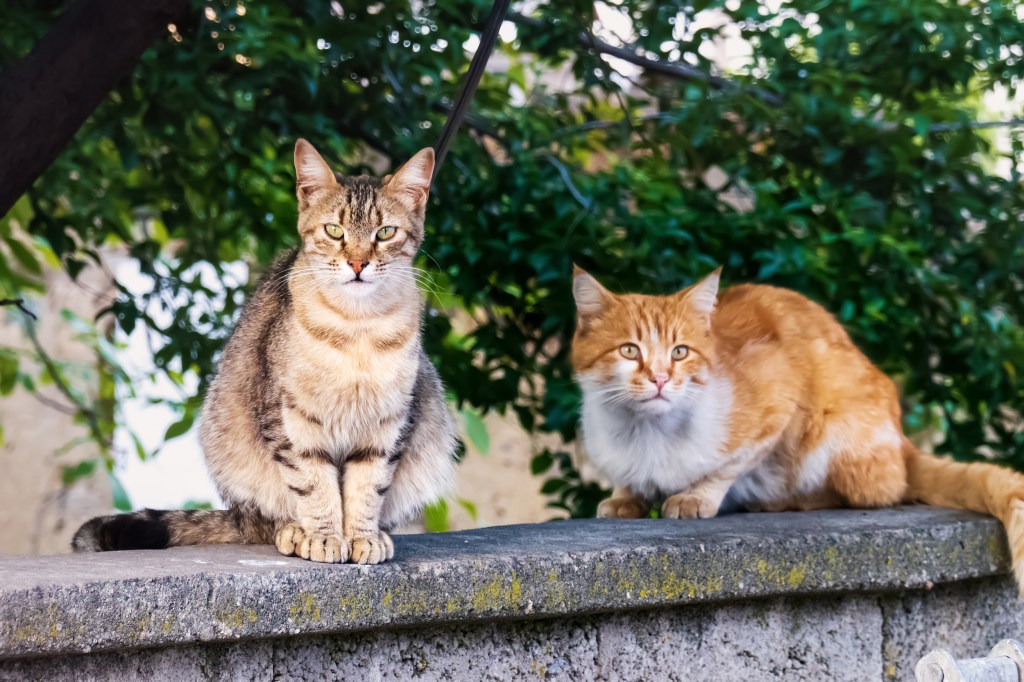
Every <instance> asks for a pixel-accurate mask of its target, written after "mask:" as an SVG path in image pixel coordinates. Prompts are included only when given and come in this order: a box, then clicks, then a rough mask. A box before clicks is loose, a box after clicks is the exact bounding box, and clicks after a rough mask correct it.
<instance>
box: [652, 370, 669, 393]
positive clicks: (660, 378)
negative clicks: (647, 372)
mask: <svg viewBox="0 0 1024 682" xmlns="http://www.w3.org/2000/svg"><path fill="white" fill-rule="evenodd" d="M651 383H652V384H654V385H655V386H657V387H658V390H659V391H661V388H662V387H663V386H664V385H665V384H667V383H668V375H667V374H652V375H651Z"/></svg>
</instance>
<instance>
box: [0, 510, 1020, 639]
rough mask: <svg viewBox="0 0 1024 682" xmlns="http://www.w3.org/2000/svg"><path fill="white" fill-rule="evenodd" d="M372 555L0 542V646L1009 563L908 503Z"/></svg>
mask: <svg viewBox="0 0 1024 682" xmlns="http://www.w3.org/2000/svg"><path fill="white" fill-rule="evenodd" d="M395 548H396V556H395V561H394V562H391V563H389V564H385V565H383V566H373V567H365V566H353V565H334V566H331V565H318V564H312V563H309V562H306V561H302V560H299V559H294V558H286V557H282V556H280V555H278V554H277V553H276V552H275V550H274V549H273V548H272V547H262V546H261V547H239V546H215V547H202V548H177V549H171V550H165V551H139V552H110V553H104V554H91V555H65V556H57V557H3V558H0V659H10V658H17V657H35V656H53V655H60V654H71V653H81V652H90V651H102V650H124V649H138V648H149V647H157V646H171V645H175V644H178V645H180V644H186V643H192V642H195V641H230V640H236V639H243V638H244V639H254V638H267V637H280V636H284V635H293V634H318V633H335V632H345V631H356V630H369V629H375V628H384V627H387V628H391V627H398V626H407V625H423V624H438V623H450V622H472V621H480V620H493V619H504V618H526V617H538V616H563V615H573V614H585V613H593V612H599V611H621V610H634V609H647V608H653V607H662V606H677V605H685V604H696V603H705V602H713V601H723V600H736V599H746V598H754V597H767V596H781V595H794V594H823V593H844V592H862V591H890V590H901V589H905V588H920V587H930V586H932V585H934V584H939V583H945V582H953V581H960V580H966V579H971V578H980V577H985V576H992V575H1000V574H1004V573H1007V572H1008V571H1009V557H1008V553H1007V548H1006V541H1005V537H1004V535H1003V530H1002V527H1001V526H1000V524H999V523H998V522H997V521H995V520H994V519H991V518H988V517H985V516H980V515H976V514H970V513H964V512H953V511H948V510H939V509H930V508H926V507H902V508H898V509H892V510H885V511H870V512H866V511H854V510H835V511H824V512H804V513H798V514H749V515H748V514H739V515H733V516H726V517H722V518H718V519H713V520H706V521H663V520H646V521H620V520H615V521H612V520H596V519H595V520H586V521H565V522H557V523H548V524H537V525H529V526H505V527H497V528H488V529H483V530H476V531H463V532H459V533H445V534H436V535H407V536H398V537H396V538H395Z"/></svg>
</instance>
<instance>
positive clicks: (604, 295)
mask: <svg viewBox="0 0 1024 682" xmlns="http://www.w3.org/2000/svg"><path fill="white" fill-rule="evenodd" d="M572 295H573V298H575V299H576V312H577V313H578V314H579V318H580V320H587V319H589V318H592V317H595V316H597V315H599V314H601V311H602V310H604V309H605V308H606V307H607V306H608V304H609V303H610V302H611V300H612V294H611V292H610V291H608V290H607V289H605V288H604V287H603V286H601V283H600V282H598V281H597V280H596V279H594V278H593V277H591V276H590V275H589V274H587V272H586V271H585V270H583V268H581V267H580V266H578V265H575V264H574V265H573V266H572Z"/></svg>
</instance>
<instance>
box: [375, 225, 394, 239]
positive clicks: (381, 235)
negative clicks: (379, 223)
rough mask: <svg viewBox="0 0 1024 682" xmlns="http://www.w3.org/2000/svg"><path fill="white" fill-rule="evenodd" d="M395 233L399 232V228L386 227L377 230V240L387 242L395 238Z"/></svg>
mask: <svg viewBox="0 0 1024 682" xmlns="http://www.w3.org/2000/svg"><path fill="white" fill-rule="evenodd" d="M395 232H398V228H397V227H393V226H391V225H386V226H385V227H382V228H380V229H379V230H377V239H379V240H380V241H386V240H388V239H391V238H392V237H394V236H395Z"/></svg>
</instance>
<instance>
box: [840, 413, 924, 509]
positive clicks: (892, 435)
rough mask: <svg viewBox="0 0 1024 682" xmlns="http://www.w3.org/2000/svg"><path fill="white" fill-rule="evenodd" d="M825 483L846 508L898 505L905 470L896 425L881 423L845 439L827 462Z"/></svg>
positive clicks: (903, 490) (901, 497) (904, 488)
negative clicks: (858, 435) (856, 436)
mask: <svg viewBox="0 0 1024 682" xmlns="http://www.w3.org/2000/svg"><path fill="white" fill-rule="evenodd" d="M827 486H828V488H830V489H831V490H834V491H835V492H836V493H837V494H838V495H839V496H840V498H841V499H842V501H843V503H844V504H845V505H847V506H850V507H859V508H872V507H889V506H892V505H894V504H899V503H900V501H901V500H902V499H903V497H904V494H905V492H906V489H907V469H906V464H905V462H904V459H903V453H902V450H901V441H900V434H899V429H898V427H896V426H895V425H893V424H891V423H889V424H883V425H881V426H879V427H877V428H875V429H872V430H871V431H869V432H868V433H866V434H864V435H863V436H862V437H861V438H859V439H856V438H850V439H848V440H847V443H846V444H845V445H844V446H842V447H840V448H838V449H837V450H836V452H835V453H833V455H832V457H831V459H830V461H829V466H828V478H827Z"/></svg>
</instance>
